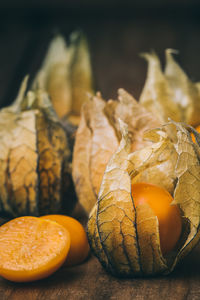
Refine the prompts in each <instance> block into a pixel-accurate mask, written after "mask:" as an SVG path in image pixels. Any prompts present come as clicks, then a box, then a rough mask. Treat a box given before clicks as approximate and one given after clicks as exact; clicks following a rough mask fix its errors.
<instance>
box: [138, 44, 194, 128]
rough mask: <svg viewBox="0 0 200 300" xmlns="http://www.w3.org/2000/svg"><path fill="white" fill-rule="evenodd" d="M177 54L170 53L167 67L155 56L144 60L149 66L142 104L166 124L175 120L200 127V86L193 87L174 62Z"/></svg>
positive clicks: (144, 55) (152, 55)
mask: <svg viewBox="0 0 200 300" xmlns="http://www.w3.org/2000/svg"><path fill="white" fill-rule="evenodd" d="M176 52H177V51H175V50H172V49H167V50H166V66H165V70H164V71H162V68H161V63H160V60H159V58H158V57H157V55H156V54H155V53H145V54H142V56H143V57H144V58H145V59H146V60H147V62H148V71H147V78H146V82H145V85H144V88H143V91H142V93H141V96H140V99H139V102H140V103H141V104H142V105H143V106H145V107H146V108H147V109H148V110H149V111H151V112H152V113H153V114H155V115H156V116H157V118H159V120H160V121H161V122H162V123H165V122H167V121H168V118H171V119H172V120H174V121H177V122H185V123H187V124H190V125H192V126H194V127H195V126H197V125H199V124H200V89H199V83H193V82H192V81H191V80H190V79H189V78H188V76H187V75H186V73H185V72H184V71H183V70H182V69H181V67H180V66H179V65H178V64H177V63H176V61H175V60H174V58H173V55H172V54H173V53H176Z"/></svg>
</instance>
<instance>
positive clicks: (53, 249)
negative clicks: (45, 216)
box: [0, 217, 70, 282]
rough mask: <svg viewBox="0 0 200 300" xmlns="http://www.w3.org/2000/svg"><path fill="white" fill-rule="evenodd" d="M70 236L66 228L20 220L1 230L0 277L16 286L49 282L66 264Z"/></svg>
mask: <svg viewBox="0 0 200 300" xmlns="http://www.w3.org/2000/svg"><path fill="white" fill-rule="evenodd" d="M69 248H70V235H69V233H68V231H67V230H66V229H65V228H63V226H61V225H59V224H57V223H55V222H52V221H48V220H42V219H40V218H35V217H20V218H16V219H13V220H12V221H9V222H8V223H6V224H4V225H2V226H1V227H0V275H1V276H2V277H4V278H6V279H8V280H11V281H16V282H25V281H33V280H38V279H42V278H45V277H47V276H49V275H51V274H52V273H53V272H55V271H56V270H57V269H58V268H59V267H60V266H61V265H62V264H63V263H64V261H65V259H66V257H67V254H68V252H69Z"/></svg>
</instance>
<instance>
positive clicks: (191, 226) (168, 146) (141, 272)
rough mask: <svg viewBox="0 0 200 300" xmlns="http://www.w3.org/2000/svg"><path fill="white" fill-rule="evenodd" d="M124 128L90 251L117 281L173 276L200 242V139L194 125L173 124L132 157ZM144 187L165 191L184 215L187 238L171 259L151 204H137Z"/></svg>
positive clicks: (92, 225)
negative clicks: (137, 189)
mask: <svg viewBox="0 0 200 300" xmlns="http://www.w3.org/2000/svg"><path fill="white" fill-rule="evenodd" d="M121 128H122V140H121V143H120V146H119V148H118V149H117V151H116V152H115V153H114V154H113V155H112V157H111V159H110V161H109V163H108V164H107V166H106V170H105V173H104V176H103V180H102V184H101V188H100V192H99V194H98V201H97V203H96V205H95V206H94V208H93V210H92V211H91V214H90V218H89V222H88V237H89V241H90V246H91V249H92V250H93V252H94V254H95V255H96V256H97V257H98V259H99V261H100V262H101V264H102V266H103V267H105V268H106V270H107V271H108V272H110V273H112V274H113V275H115V276H118V277H137V276H153V275H157V274H169V273H170V272H171V271H173V269H174V268H175V266H176V265H177V263H178V262H179V261H181V260H182V259H183V258H184V257H185V256H186V255H187V254H188V253H189V252H190V251H191V249H192V248H193V247H194V246H195V245H196V244H197V243H198V241H199V238H200V194H199V189H200V179H199V178H200V151H199V149H200V148H199V146H200V135H199V134H198V133H197V132H196V131H195V130H194V129H193V128H192V127H189V126H188V125H183V124H181V123H175V122H173V121H171V122H169V123H168V124H165V125H163V126H162V127H160V128H158V129H153V130H150V131H149V132H148V133H147V134H146V136H145V137H146V138H148V139H150V140H151V141H152V145H149V146H146V147H144V148H143V149H141V150H138V151H135V152H131V141H130V139H129V137H128V130H127V126H126V125H125V124H122V123H121ZM191 131H192V132H193V133H195V136H196V143H193V142H192V139H191V135H190V132H191ZM143 181H144V182H148V183H152V184H157V185H160V186H162V187H164V188H165V189H166V190H167V191H168V192H170V193H171V195H172V196H173V198H174V201H173V203H172V205H173V204H176V205H178V206H179V208H180V210H181V212H182V223H183V225H182V226H183V227H182V235H181V236H180V239H179V241H178V244H177V247H176V248H175V249H174V250H173V251H171V252H170V253H169V254H167V255H166V256H164V255H163V254H162V252H161V247H160V237H159V226H158V219H157V217H156V215H155V214H154V212H153V210H152V209H151V207H150V206H149V205H148V204H142V205H139V206H136V205H135V204H134V197H133V196H132V192H131V186H132V184H133V183H136V182H143ZM160 201H162V199H160Z"/></svg>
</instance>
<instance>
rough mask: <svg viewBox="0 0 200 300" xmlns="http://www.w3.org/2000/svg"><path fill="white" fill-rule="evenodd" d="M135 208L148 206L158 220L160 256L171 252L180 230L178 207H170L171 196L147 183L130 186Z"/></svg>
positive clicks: (162, 189)
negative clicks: (143, 205)
mask: <svg viewBox="0 0 200 300" xmlns="http://www.w3.org/2000/svg"><path fill="white" fill-rule="evenodd" d="M132 197H133V201H134V204H135V207H137V206H138V205H142V204H148V205H149V206H150V208H151V209H152V210H153V212H154V214H155V215H156V216H157V218H158V223H159V235H160V246H161V251H162V254H163V255H164V254H167V253H169V252H170V251H171V250H173V249H174V248H175V246H176V244H177V242H178V240H179V238H180V235H181V230H182V222H181V214H180V210H179V208H178V206H176V205H171V202H172V201H173V198H172V196H171V195H170V194H169V193H168V191H166V190H165V189H164V188H162V187H159V186H157V185H153V184H149V183H143V182H142V183H135V184H133V185H132Z"/></svg>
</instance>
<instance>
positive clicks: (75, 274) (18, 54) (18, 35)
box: [0, 11, 200, 300]
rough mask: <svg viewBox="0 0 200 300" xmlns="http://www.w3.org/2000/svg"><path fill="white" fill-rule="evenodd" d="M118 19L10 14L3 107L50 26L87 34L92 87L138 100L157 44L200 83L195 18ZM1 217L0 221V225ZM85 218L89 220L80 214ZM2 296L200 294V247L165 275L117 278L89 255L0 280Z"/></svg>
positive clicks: (1, 73) (3, 39) (1, 81)
mask: <svg viewBox="0 0 200 300" xmlns="http://www.w3.org/2000/svg"><path fill="white" fill-rule="evenodd" d="M186 15H187V12H185V14H184V17H181V16H180V15H179V16H177V18H174V16H173V17H172V16H171V15H168V16H165V17H164V18H161V17H159V16H157V17H156V18H151V17H150V16H148V17H146V16H145V17H144V18H130V17H129V18H128V19H127V18H124V17H122V18H118V17H116V16H113V17H112V11H111V12H110V17H108V16H107V17H105V18H104V17H100V16H99V15H98V16H97V17H95V15H92V14H91V15H90V16H89V17H88V18H87V19H85V18H84V16H81V18H79V17H77V16H76V15H74V16H73V18H72V17H71V18H70V19H69V20H68V19H65V18H63V17H62V18H61V19H59V16H54V17H52V18H50V19H49V17H47V16H45V15H40V17H38V19H34V18H30V20H29V18H28V17H26V16H25V15H24V16H23V18H19V17H18V16H14V14H12V18H11V17H9V16H7V18H5V17H4V18H3V19H1V20H0V106H1V107H3V106H6V105H8V104H9V103H11V102H12V101H13V100H14V98H15V96H16V94H17V90H18V87H19V83H20V81H21V80H22V78H23V77H24V76H25V75H26V74H27V73H30V78H33V76H34V74H35V72H36V71H37V69H38V68H39V66H40V63H41V61H42V59H43V57H44V54H45V51H46V49H47V47H48V42H49V41H50V39H51V37H52V36H53V34H54V32H55V31H58V30H59V31H60V32H61V33H63V34H64V35H65V36H66V38H68V37H69V34H70V32H71V31H72V30H75V29H77V28H81V29H83V30H84V31H85V33H86V34H87V36H88V40H89V43H90V49H91V58H92V66H93V71H94V78H95V83H96V89H97V90H100V91H101V92H102V95H103V97H105V98H106V99H108V98H116V95H117V89H118V88H120V87H123V88H125V89H127V90H128V92H130V93H132V94H133V95H134V96H135V98H136V99H138V97H139V95H140V92H141V89H142V87H143V84H144V80H145V76H146V63H145V62H144V61H143V59H141V58H140V57H139V53H141V52H144V51H150V50H152V49H154V50H155V51H156V52H157V53H158V54H159V56H160V57H161V59H162V62H164V49H166V48H175V49H178V50H179V51H180V54H179V55H178V56H177V60H178V61H179V62H180V63H181V65H182V67H183V68H184V69H185V71H186V72H187V73H188V74H189V76H190V77H191V79H192V80H194V81H200V71H199V70H200V58H199V57H200V23H199V21H198V20H197V19H196V18H194V19H193V18H192V17H191V15H190V17H188V18H187V17H185V16H186ZM3 220H5V219H1V223H2V222H3ZM81 220H82V221H83V222H84V223H86V219H85V218H82V219H81ZM0 299H1V300H7V299H9V300H10V299H13V300H19V299H20V300H23V299H26V300H29V299H31V300H35V299H39V300H40V299H49V300H50V299H69V300H71V299H75V300H81V299H89V300H90V299H92V300H93V299H94V300H96V299H97V300H98V299H104V300H107V299H112V300H114V299H126V300H129V299H138V300H139V299H148V300H151V299H152V300H153V299H154V300H157V299H165V300H168V299H170V300H171V299H177V300H186V299H187V300H199V299H200V245H199V246H197V247H196V249H195V250H193V252H192V253H191V254H190V255H189V256H188V257H187V258H186V259H185V261H184V262H183V263H182V264H181V265H179V266H178V267H177V268H176V270H175V271H174V272H173V273H172V274H171V275H169V276H167V277H156V278H149V279H142V278H141V279H131V280H130V279H128V280H125V279H123V280H120V279H116V278H114V277H112V276H110V275H109V274H107V273H106V272H105V271H104V270H103V269H102V267H101V265H100V264H99V262H98V261H97V259H96V258H95V257H93V256H91V257H90V258H89V259H88V260H87V261H86V262H85V263H84V264H82V265H80V266H77V267H73V268H67V267H65V266H64V267H62V268H61V269H60V270H59V271H57V272H56V273H55V274H54V275H53V276H51V277H49V278H47V279H45V280H42V281H40V282H34V283H29V284H14V283H11V282H8V281H6V280H4V279H2V278H0Z"/></svg>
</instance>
